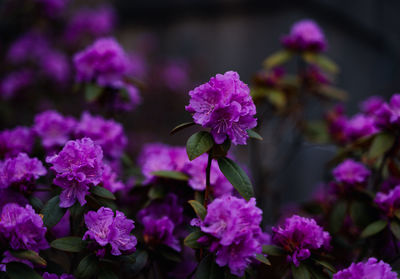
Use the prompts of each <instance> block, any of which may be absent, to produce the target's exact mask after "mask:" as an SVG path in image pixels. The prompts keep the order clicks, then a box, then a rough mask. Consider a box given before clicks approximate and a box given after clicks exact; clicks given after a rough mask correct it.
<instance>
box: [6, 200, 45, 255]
mask: <svg viewBox="0 0 400 279" xmlns="http://www.w3.org/2000/svg"><path fill="white" fill-rule="evenodd" d="M46 230H47V228H46V227H44V226H43V220H42V218H41V217H40V216H39V215H38V214H36V213H35V211H34V210H33V208H32V207H31V206H30V205H28V204H27V205H26V206H25V207H22V206H19V205H18V204H15V203H9V204H6V205H5V206H4V207H3V209H2V211H1V216H0V233H1V235H2V237H4V238H5V239H7V240H8V241H9V245H10V247H11V248H12V249H15V250H18V249H23V250H33V251H36V252H38V251H39V250H43V249H47V248H49V245H48V243H47V240H46V238H45V234H46Z"/></svg>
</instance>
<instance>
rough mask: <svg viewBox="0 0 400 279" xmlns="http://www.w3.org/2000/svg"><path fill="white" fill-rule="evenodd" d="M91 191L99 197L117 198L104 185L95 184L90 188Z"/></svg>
mask: <svg viewBox="0 0 400 279" xmlns="http://www.w3.org/2000/svg"><path fill="white" fill-rule="evenodd" d="M90 192H91V193H92V194H93V195H96V196H98V197H101V198H104V199H108V200H116V198H115V196H114V194H113V193H111V192H110V191H109V190H107V189H106V188H104V187H101V186H94V187H92V188H91V189H90Z"/></svg>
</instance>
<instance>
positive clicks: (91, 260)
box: [75, 254, 99, 278]
mask: <svg viewBox="0 0 400 279" xmlns="http://www.w3.org/2000/svg"><path fill="white" fill-rule="evenodd" d="M98 266H99V262H98V260H97V257H96V256H95V255H93V254H92V255H87V256H86V257H84V258H83V259H82V260H81V261H80V263H79V265H78V267H77V268H76V271H75V276H76V277H78V278H92V277H95V275H96V274H97V271H98Z"/></svg>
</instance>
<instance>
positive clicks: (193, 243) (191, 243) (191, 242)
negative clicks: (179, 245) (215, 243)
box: [183, 231, 204, 249]
mask: <svg viewBox="0 0 400 279" xmlns="http://www.w3.org/2000/svg"><path fill="white" fill-rule="evenodd" d="M203 235H204V233H202V232H201V231H195V232H192V233H190V234H189V235H188V236H187V237H186V238H185V239H184V240H183V244H185V246H187V247H190V248H193V249H198V248H200V247H201V245H200V243H198V242H197V240H198V239H199V238H200V237H202V236H203Z"/></svg>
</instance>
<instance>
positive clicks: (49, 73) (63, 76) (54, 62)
mask: <svg viewBox="0 0 400 279" xmlns="http://www.w3.org/2000/svg"><path fill="white" fill-rule="evenodd" d="M39 63H40V66H41V68H42V71H43V73H44V75H45V76H46V77H48V78H50V79H52V80H54V81H55V82H58V83H65V82H66V81H68V79H69V77H70V65H69V61H68V58H67V56H66V55H65V54H63V53H61V52H58V51H49V52H48V53H47V54H46V55H43V56H42V57H41V59H40V60H39Z"/></svg>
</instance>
